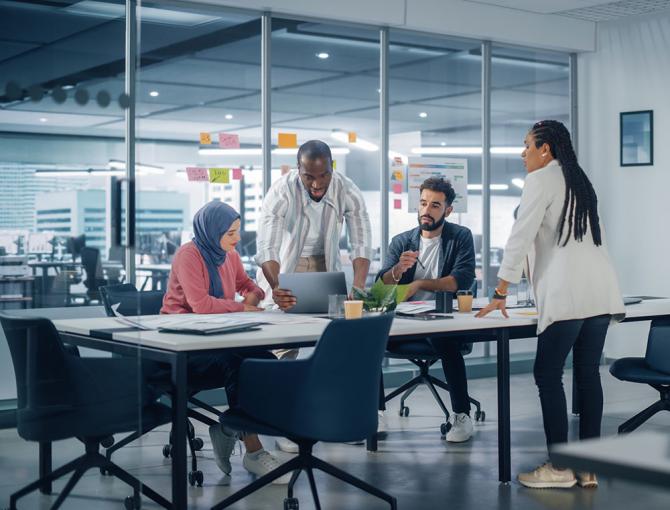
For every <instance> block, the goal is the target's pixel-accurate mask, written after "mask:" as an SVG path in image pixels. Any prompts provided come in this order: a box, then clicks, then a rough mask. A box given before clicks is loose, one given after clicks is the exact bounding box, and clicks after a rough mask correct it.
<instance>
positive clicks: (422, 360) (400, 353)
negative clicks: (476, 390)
mask: <svg viewBox="0 0 670 510" xmlns="http://www.w3.org/2000/svg"><path fill="white" fill-rule="evenodd" d="M470 290H471V291H472V294H473V297H476V296H477V282H476V281H475V282H474V283H473V284H472V287H471V288H470ZM461 352H462V353H463V355H466V354H470V353H471V352H472V344H471V343H464V344H463V345H462V347H461ZM386 357H387V358H390V359H402V360H406V361H409V362H411V363H412V364H414V365H416V366H417V367H418V368H419V375H417V376H416V377H414V378H413V379H412V380H410V381H408V382H406V383H405V384H403V385H402V386H400V387H399V388H396V389H395V390H393V391H392V392H391V393H389V394H388V395H386V397H384V402H388V401H389V400H392V399H394V398H395V397H397V396H398V395H400V394H401V393H402V394H403V395H402V397H400V410H399V412H398V414H400V416H409V407H408V406H406V405H405V400H407V398H408V397H409V396H410V395H411V394H412V393H413V392H414V390H416V389H417V388H418V387H419V386H421V385H422V384H425V385H426V386H428V389H429V390H430V392H431V394H432V395H433V398H434V399H435V401H436V402H437V404H438V405H439V406H440V409H441V410H442V412H443V413H444V423H442V424H441V425H440V434H441V436H442V438H445V437H446V435H447V432H449V429H450V428H451V423H449V411H448V410H447V407H446V406H445V405H444V402H443V401H442V398H441V397H440V394H439V393H438V392H437V389H436V388H435V387H436V386H437V387H439V388H442V389H443V390H445V391H450V390H449V385H448V384H447V383H446V382H444V381H442V380H440V379H438V378H437V377H434V376H432V375H430V373H429V371H430V367H432V366H433V365H434V364H435V363H437V362H438V361H439V360H440V357H439V355H438V354H437V352H436V351H435V349H433V346H432V344H431V343H430V342H429V341H428V340H416V341H412V342H399V343H396V344H393V343H391V344H389V346H388V349H387V351H386ZM468 400H469V401H470V403H471V404H472V405H474V406H475V409H476V411H475V421H484V420H486V412H485V411H483V410H482V405H481V403H480V402H479V401H478V400H475V399H474V398H472V397H470V396H468Z"/></svg>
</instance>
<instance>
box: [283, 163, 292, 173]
mask: <svg viewBox="0 0 670 510" xmlns="http://www.w3.org/2000/svg"><path fill="white" fill-rule="evenodd" d="M290 171H291V165H282V166H281V174H282V175H286V174H287V173H289V172H290Z"/></svg>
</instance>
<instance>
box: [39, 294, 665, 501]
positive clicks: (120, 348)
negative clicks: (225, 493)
mask: <svg viewBox="0 0 670 510" xmlns="http://www.w3.org/2000/svg"><path fill="white" fill-rule="evenodd" d="M508 312H509V315H510V318H509V319H505V318H503V317H502V315H500V313H499V312H494V313H492V314H490V315H489V316H487V317H485V318H482V319H477V318H475V317H474V313H454V314H453V318H450V319H441V320H431V321H422V320H414V319H407V318H401V317H396V318H395V319H394V321H393V325H392V328H391V332H390V335H389V341H393V342H400V341H408V340H417V339H425V338H454V339H458V340H459V341H468V342H487V341H494V342H495V343H496V347H497V350H496V353H497V355H496V356H497V360H496V362H497V397H498V479H499V481H500V482H502V483H508V482H509V481H510V480H511V444H510V434H511V431H510V341H511V340H514V339H522V338H532V337H535V336H536V326H537V315H536V313H535V311H534V310H533V309H510V310H508ZM274 313H277V314H280V315H282V316H284V315H285V314H283V313H282V312H265V314H269V315H267V317H268V320H270V317H271V314H274ZM227 316H228V317H230V314H228V315H227ZM667 316H670V299H652V300H646V301H643V302H641V303H639V304H635V305H631V306H628V307H626V319H625V321H644V320H651V319H654V318H657V317H667ZM151 317H156V316H145V317H144V320H151V319H150V318H151ZM201 317H202V316H201ZM210 317H211V316H210ZM295 317H296V318H295V319H289V320H290V321H291V322H288V321H286V319H284V320H285V322H283V323H281V324H274V325H264V326H262V327H261V328H260V329H259V330H256V331H249V332H244V333H234V334H225V335H211V336H209V335H208V336H203V335H188V334H170V333H161V332H158V331H156V330H137V329H135V328H132V327H129V326H128V325H125V324H122V323H120V322H119V320H118V319H117V318H111V317H105V318H92V319H63V320H56V321H54V324H55V326H56V329H57V330H58V331H59V333H60V335H61V337H62V338H63V340H64V341H66V342H68V343H72V344H75V345H79V346H82V347H89V348H93V349H98V350H103V351H108V352H113V353H117V354H122V355H129V356H142V357H143V358H145V359H150V360H154V361H159V362H163V363H167V364H168V365H169V366H170V367H171V383H172V386H173V392H172V396H171V399H172V440H173V447H172V455H171V456H172V504H173V506H174V508H179V509H182V508H186V506H187V487H186V480H187V457H186V427H187V399H188V394H187V387H188V381H187V373H186V366H187V362H188V358H189V355H191V354H196V353H197V354H203V353H208V352H210V353H213V352H216V351H221V350H235V351H244V350H246V349H251V350H257V349H258V348H259V347H262V348H268V349H277V348H289V347H290V348H296V347H310V346H314V345H315V343H316V341H317V340H318V338H319V337H320V336H321V333H322V332H323V331H324V329H325V328H326V326H327V325H328V323H329V322H330V321H329V320H328V319H319V318H313V317H311V318H309V321H305V319H301V317H300V316H295ZM137 320H139V321H141V320H143V319H142V318H140V317H138V318H137ZM375 441H376V438H371V439H370V440H369V445H371V446H369V449H375ZM50 469H51V463H50V444H43V445H40V476H41V475H42V473H43V472H44V473H46V472H49V471H50Z"/></svg>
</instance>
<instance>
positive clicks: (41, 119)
mask: <svg viewBox="0 0 670 510" xmlns="http://www.w3.org/2000/svg"><path fill="white" fill-rule="evenodd" d="M47 120H49V119H47V118H46V117H40V122H46V121H47Z"/></svg>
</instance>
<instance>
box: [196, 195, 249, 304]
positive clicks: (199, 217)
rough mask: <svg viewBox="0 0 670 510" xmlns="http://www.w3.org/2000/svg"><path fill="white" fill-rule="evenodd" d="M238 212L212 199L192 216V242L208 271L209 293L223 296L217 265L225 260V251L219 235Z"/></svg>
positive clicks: (225, 230)
mask: <svg viewBox="0 0 670 510" xmlns="http://www.w3.org/2000/svg"><path fill="white" fill-rule="evenodd" d="M239 217H240V215H239V213H238V212H237V211H236V210H235V209H233V208H232V207H230V206H229V205H228V204H224V203H223V202H219V201H218V200H213V201H212V202H209V203H208V204H205V206H204V207H202V208H201V209H200V210H199V211H198V212H197V213H195V216H194V217H193V234H194V237H193V244H195V245H196V246H197V248H198V250H199V251H200V255H202V258H203V259H205V264H206V265H207V272H208V273H209V295H210V296H214V297H215V298H222V297H223V285H222V284H221V276H220V275H219V267H220V266H221V265H222V264H223V263H224V262H225V260H226V252H225V251H224V250H223V249H222V248H221V236H222V235H223V234H225V233H226V232H228V230H229V229H230V226H231V225H232V224H233V222H234V221H235V220H236V219H238V218H239Z"/></svg>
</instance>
